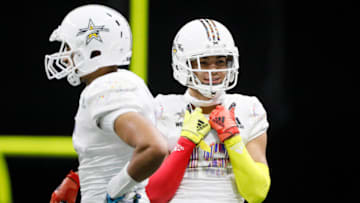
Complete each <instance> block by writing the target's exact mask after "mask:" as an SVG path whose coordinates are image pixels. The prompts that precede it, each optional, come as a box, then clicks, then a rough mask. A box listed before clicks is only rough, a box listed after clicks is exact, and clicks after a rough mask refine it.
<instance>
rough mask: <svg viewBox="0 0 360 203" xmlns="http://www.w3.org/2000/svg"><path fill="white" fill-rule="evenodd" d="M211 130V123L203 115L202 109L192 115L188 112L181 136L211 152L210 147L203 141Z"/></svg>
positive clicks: (197, 109) (196, 110)
mask: <svg viewBox="0 0 360 203" xmlns="http://www.w3.org/2000/svg"><path fill="white" fill-rule="evenodd" d="M210 129H211V127H210V124H209V121H208V119H207V118H206V117H205V116H204V115H203V114H202V110H201V108H196V109H195V111H193V112H192V113H191V114H190V113H189V111H187V110H186V112H185V117H184V121H183V127H182V130H181V136H183V137H186V138H188V139H189V140H191V141H192V142H193V143H195V144H197V145H199V147H200V148H201V149H202V150H204V151H207V152H210V147H209V146H208V145H207V144H206V143H205V142H204V140H203V138H204V137H205V135H207V134H208V132H209V131H210Z"/></svg>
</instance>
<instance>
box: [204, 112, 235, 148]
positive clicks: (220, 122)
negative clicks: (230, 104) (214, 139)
mask: <svg viewBox="0 0 360 203" xmlns="http://www.w3.org/2000/svg"><path fill="white" fill-rule="evenodd" d="M234 110H235V108H231V110H227V109H226V108H225V107H224V106H222V105H218V106H216V109H214V110H213V111H212V112H211V114H210V119H209V120H210V121H209V122H210V125H211V127H212V128H213V129H214V130H216V132H217V133H218V137H219V139H220V141H221V142H224V141H225V140H226V139H228V138H230V137H231V136H233V135H236V134H239V133H240V132H239V129H238V128H237V125H236V122H235V115H234Z"/></svg>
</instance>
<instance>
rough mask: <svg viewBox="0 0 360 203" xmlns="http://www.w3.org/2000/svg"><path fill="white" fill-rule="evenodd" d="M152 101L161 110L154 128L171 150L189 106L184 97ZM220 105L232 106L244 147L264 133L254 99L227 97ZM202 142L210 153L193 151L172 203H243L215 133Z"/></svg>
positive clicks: (259, 107)
mask: <svg viewBox="0 0 360 203" xmlns="http://www.w3.org/2000/svg"><path fill="white" fill-rule="evenodd" d="M155 100H156V102H157V103H158V105H159V106H160V108H161V111H160V113H159V117H158V118H157V127H158V128H159V129H160V130H161V132H162V133H163V135H165V136H166V137H167V140H168V143H169V147H170V148H169V150H171V149H173V148H174V147H175V145H176V143H177V140H178V139H179V136H180V132H181V128H182V122H183V118H184V112H185V110H186V109H191V107H190V106H189V102H188V101H187V100H186V97H185V96H184V95H173V94H172V95H158V96H157V97H156V98H155ZM223 105H224V106H225V107H226V108H229V107H230V106H235V117H236V123H237V126H238V128H239V130H240V135H241V137H242V138H243V141H244V144H245V145H246V143H248V142H249V141H251V140H252V139H254V138H256V137H258V136H260V135H262V134H263V133H265V132H266V131H267V128H268V126H269V124H268V122H267V119H266V112H265V109H264V108H263V106H262V104H261V103H260V102H259V100H258V99H257V98H256V97H250V96H244V95H241V94H226V95H225V98H224V100H223ZM205 116H207V117H209V115H205ZM204 141H205V142H206V143H207V144H208V145H209V146H210V147H211V152H210V153H208V152H206V151H203V150H202V149H200V148H199V147H196V148H195V149H194V151H193V153H192V155H191V157H190V161H189V164H188V167H187V169H186V172H185V175H184V178H183V180H182V182H181V185H180V186H179V188H178V190H177V192H176V194H175V196H174V198H173V199H172V201H171V202H172V203H177V202H182V203H184V202H187V203H188V202H194V203H195V202H196V203H199V202H206V203H209V202H214V203H215V202H216V203H218V202H222V203H224V202H225V203H227V202H229V203H230V202H244V199H243V198H242V197H241V196H240V195H239V193H238V191H237V189H236V183H235V177H234V174H233V171H232V167H231V163H230V161H229V156H228V153H227V151H226V149H225V146H224V144H222V143H220V141H219V138H218V136H217V132H216V131H215V130H213V129H212V130H211V131H210V132H209V134H208V135H207V136H206V137H205V139H204Z"/></svg>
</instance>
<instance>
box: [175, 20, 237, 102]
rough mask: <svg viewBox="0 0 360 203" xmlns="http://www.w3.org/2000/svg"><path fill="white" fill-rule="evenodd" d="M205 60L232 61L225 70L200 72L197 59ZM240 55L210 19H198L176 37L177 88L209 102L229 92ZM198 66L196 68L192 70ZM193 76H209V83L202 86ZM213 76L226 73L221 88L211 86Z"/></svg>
mask: <svg viewBox="0 0 360 203" xmlns="http://www.w3.org/2000/svg"><path fill="white" fill-rule="evenodd" d="M206 56H227V57H228V58H229V59H231V60H230V61H229V62H228V63H227V68H226V69H210V70H205V69H201V65H200V58H201V57H206ZM238 57H239V53H238V48H237V47H236V46H235V43H234V40H233V38H232V35H231V33H230V32H229V30H228V29H227V28H226V27H225V26H224V25H223V24H221V23H219V22H217V21H215V20H211V19H197V20H193V21H190V22H189V23H187V24H185V25H184V26H183V27H182V28H181V29H180V30H179V32H178V33H177V35H176V36H175V39H174V42H173V47H172V67H173V71H174V72H173V73H174V78H175V79H176V80H177V81H178V82H180V84H182V85H184V86H187V87H190V88H193V89H196V90H198V91H199V92H200V93H201V94H202V95H204V96H205V97H208V98H214V97H215V96H216V95H219V93H223V92H224V91H226V90H229V89H231V88H233V87H235V85H236V84H237V78H238V69H239V60H238ZM191 61H195V62H197V68H193V67H192V66H191ZM195 72H208V74H209V78H210V83H209V84H202V83H201V82H200V80H199V79H198V78H197V76H196V75H195V74H194V73H195ZM213 72H226V76H225V78H224V80H223V81H222V83H221V84H213V83H212V80H211V74H212V73H213Z"/></svg>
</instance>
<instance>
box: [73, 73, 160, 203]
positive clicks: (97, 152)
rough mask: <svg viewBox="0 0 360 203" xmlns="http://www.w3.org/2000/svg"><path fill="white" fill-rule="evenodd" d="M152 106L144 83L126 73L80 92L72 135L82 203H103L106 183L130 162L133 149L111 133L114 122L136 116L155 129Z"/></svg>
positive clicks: (100, 80)
mask: <svg viewBox="0 0 360 203" xmlns="http://www.w3.org/2000/svg"><path fill="white" fill-rule="evenodd" d="M154 102H155V101H154V98H153V96H152V95H151V93H150V91H149V90H148V88H147V86H146V85H145V83H144V81H143V80H142V79H141V78H139V77H138V76H136V75H135V74H134V73H132V72H130V71H127V70H118V71H117V72H113V73H108V74H106V75H103V76H101V77H99V78H96V79H95V80H94V81H92V82H91V83H90V84H89V85H88V86H87V87H86V88H85V89H84V90H83V92H82V93H81V96H80V101H79V108H78V111H77V114H76V116H75V128H74V132H73V145H74V148H75V150H76V152H77V154H78V157H79V177H80V186H81V187H80V188H81V197H82V199H81V202H85V203H92V202H94V203H99V202H105V196H106V188H107V184H108V182H109V181H110V180H111V178H112V177H114V176H115V175H116V174H118V173H119V172H120V170H121V169H122V168H123V167H124V166H125V165H126V163H127V162H128V161H129V160H130V159H131V156H132V153H133V148H132V147H130V146H129V145H127V144H126V143H125V142H123V141H122V140H121V139H120V137H118V136H117V134H116V133H115V131H114V121H115V120H116V118H117V117H118V116H120V115H121V114H124V113H127V112H138V113H140V114H141V115H143V116H144V117H146V118H147V119H149V120H150V121H151V122H153V124H154V125H155V105H154V104H155V103H154ZM144 184H145V183H144ZM139 187H141V186H139ZM144 198H146V195H142V198H141V199H142V200H144Z"/></svg>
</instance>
